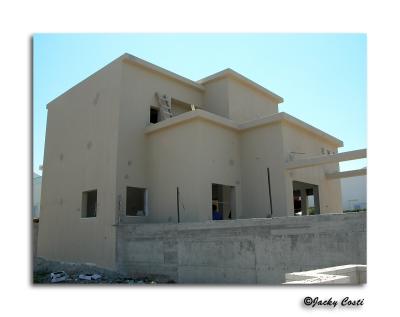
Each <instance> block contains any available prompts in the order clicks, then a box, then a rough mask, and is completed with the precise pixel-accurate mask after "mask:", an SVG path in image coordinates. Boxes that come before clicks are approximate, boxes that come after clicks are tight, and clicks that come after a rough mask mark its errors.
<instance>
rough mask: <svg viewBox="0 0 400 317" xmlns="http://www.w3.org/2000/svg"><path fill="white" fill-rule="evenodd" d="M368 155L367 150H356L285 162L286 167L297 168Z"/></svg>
mask: <svg viewBox="0 0 400 317" xmlns="http://www.w3.org/2000/svg"><path fill="white" fill-rule="evenodd" d="M366 157H367V150H366V149H362V150H355V151H349V152H343V153H337V154H330V155H321V156H315V157H310V158H304V159H298V160H294V161H291V162H288V163H286V164H285V167H286V169H297V168H304V167H310V166H316V165H323V164H331V163H337V162H343V161H351V160H357V159H361V158H366Z"/></svg>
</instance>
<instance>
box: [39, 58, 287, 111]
mask: <svg viewBox="0 0 400 317" xmlns="http://www.w3.org/2000/svg"><path fill="white" fill-rule="evenodd" d="M120 61H122V62H125V63H128V64H129V63H131V64H134V65H137V66H140V67H143V68H145V69H148V70H150V71H153V72H156V73H158V74H161V75H163V76H165V77H167V78H170V79H173V80H176V81H178V82H180V83H183V84H185V85H187V86H189V87H192V88H195V89H197V90H200V91H205V87H204V86H203V84H207V83H209V82H211V81H213V80H218V79H222V78H225V77H228V76H229V77H231V78H234V79H236V80H238V81H239V82H241V83H243V84H245V85H247V86H250V87H252V88H253V89H256V90H257V91H259V92H261V93H263V94H265V95H267V96H268V97H270V98H272V99H274V100H275V101H277V102H278V103H282V102H283V98H282V97H280V96H278V95H277V94H275V93H273V92H272V91H270V90H268V89H266V88H264V87H262V86H261V85H259V84H257V83H256V82H254V81H252V80H250V79H248V78H247V77H245V76H243V75H241V74H239V73H238V72H235V71H234V70H233V69H230V68H227V69H225V70H223V71H220V72H218V73H215V74H213V75H210V76H208V77H206V78H203V79H201V80H198V81H193V80H191V79H189V78H186V77H183V76H181V75H178V74H176V73H174V72H171V71H169V70H167V69H165V68H162V67H160V66H157V65H155V64H152V63H150V62H147V61H145V60H144V59H141V58H139V57H137V56H134V55H132V54H129V53H124V54H122V55H121V56H119V57H117V58H116V59H114V60H113V61H111V62H110V63H108V64H107V65H105V66H104V67H102V68H100V69H99V70H98V71H96V72H94V73H93V74H91V75H89V76H88V77H86V78H84V79H83V80H81V81H80V82H78V83H77V84H75V85H74V86H72V87H71V88H69V89H67V90H66V91H64V92H63V93H62V94H60V95H59V96H57V97H56V98H54V99H53V100H51V101H50V102H49V103H48V104H47V105H49V104H51V103H53V102H54V101H55V100H57V99H58V98H60V97H61V96H63V95H65V94H67V93H68V92H69V91H71V90H72V89H73V88H74V87H76V86H78V85H80V84H82V83H83V82H85V81H87V80H88V79H90V78H91V77H92V76H94V75H95V74H97V73H99V72H100V71H102V70H103V69H105V68H106V67H109V66H110V65H112V64H114V63H117V62H120Z"/></svg>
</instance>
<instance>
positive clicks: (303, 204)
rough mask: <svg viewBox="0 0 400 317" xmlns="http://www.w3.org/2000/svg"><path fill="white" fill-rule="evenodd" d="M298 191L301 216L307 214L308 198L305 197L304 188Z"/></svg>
mask: <svg viewBox="0 0 400 317" xmlns="http://www.w3.org/2000/svg"><path fill="white" fill-rule="evenodd" d="M300 193H301V214H302V215H303V216H307V208H308V199H307V193H306V190H305V189H301V190H300Z"/></svg>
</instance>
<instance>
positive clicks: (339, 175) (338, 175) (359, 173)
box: [325, 168, 367, 179]
mask: <svg viewBox="0 0 400 317" xmlns="http://www.w3.org/2000/svg"><path fill="white" fill-rule="evenodd" d="M363 175H367V169H366V168H361V169H358V170H351V171H346V172H336V173H327V174H325V176H326V178H328V179H337V178H346V177H354V176H363Z"/></svg>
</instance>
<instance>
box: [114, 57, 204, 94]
mask: <svg viewBox="0 0 400 317" xmlns="http://www.w3.org/2000/svg"><path fill="white" fill-rule="evenodd" d="M121 58H122V61H127V62H131V63H133V64H136V65H139V66H141V67H143V68H146V69H148V70H151V71H153V72H156V73H159V74H162V75H164V76H166V77H168V78H171V79H174V80H176V81H179V82H182V83H184V84H186V85H188V86H192V87H193V88H196V89H198V90H201V91H204V90H205V88H204V86H203V85H201V84H199V83H197V82H195V81H193V80H191V79H189V78H186V77H183V76H181V75H178V74H176V73H174V72H171V71H169V70H167V69H165V68H162V67H160V66H157V65H155V64H152V63H150V62H148V61H145V60H144V59H141V58H139V57H137V56H134V55H132V54H129V53H125V54H124V55H122V56H121Z"/></svg>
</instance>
